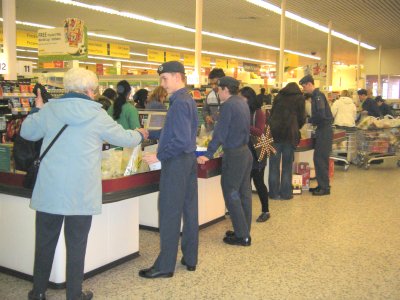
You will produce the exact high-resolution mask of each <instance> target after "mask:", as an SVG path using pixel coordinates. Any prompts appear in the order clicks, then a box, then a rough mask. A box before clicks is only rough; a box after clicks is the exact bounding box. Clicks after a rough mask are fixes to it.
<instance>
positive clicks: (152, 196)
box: [0, 158, 225, 288]
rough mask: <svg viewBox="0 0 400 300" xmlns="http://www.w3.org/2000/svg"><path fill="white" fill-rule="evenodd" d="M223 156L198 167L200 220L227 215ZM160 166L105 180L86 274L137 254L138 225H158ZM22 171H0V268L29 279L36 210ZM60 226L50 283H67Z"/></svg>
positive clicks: (202, 222)
mask: <svg viewBox="0 0 400 300" xmlns="http://www.w3.org/2000/svg"><path fill="white" fill-rule="evenodd" d="M220 174H221V158H219V159H213V160H210V161H209V162H207V163H206V164H205V165H199V166H198V178H199V181H198V186H199V187H198V189H199V223H200V225H201V227H204V226H207V225H209V224H212V223H214V222H217V221H219V220H221V219H224V218H225V204H224V200H223V196H222V191H221V188H220ZM159 179H160V171H159V170H158V171H150V172H146V173H139V174H134V175H130V176H125V177H120V178H113V179H106V180H103V182H102V185H103V207H102V214H100V215H95V216H93V221H92V227H91V230H90V232H89V239H88V246H87V251H86V260H85V271H84V272H85V278H88V277H91V276H93V275H95V274H97V273H100V272H102V271H105V270H107V269H110V268H112V267H114V266H116V265H119V264H121V263H123V262H125V261H128V260H130V259H133V258H135V257H137V256H138V255H139V225H140V224H142V225H143V226H146V227H149V228H153V229H157V228H158V209H157V198H158V183H159ZM22 181H23V175H20V174H13V173H0V239H1V246H0V271H1V272H4V273H8V274H11V275H14V276H17V277H20V278H24V279H28V280H32V273H33V263H34V247H35V211H34V210H32V209H30V208H29V199H30V197H31V193H32V192H31V191H30V190H27V189H25V188H23V187H22ZM63 232H64V231H63V229H62V231H61V234H60V239H59V241H58V244H57V248H56V253H55V257H54V262H53V269H52V271H51V275H50V286H52V287H56V288H62V287H64V286H65V280H66V278H65V261H66V249H65V240H64V234H63Z"/></svg>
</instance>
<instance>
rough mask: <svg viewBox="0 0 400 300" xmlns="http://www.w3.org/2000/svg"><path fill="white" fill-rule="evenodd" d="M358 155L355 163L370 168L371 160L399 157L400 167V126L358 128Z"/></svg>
mask: <svg viewBox="0 0 400 300" xmlns="http://www.w3.org/2000/svg"><path fill="white" fill-rule="evenodd" d="M356 139H357V157H356V158H355V160H354V163H355V164H357V166H358V167H360V168H361V167H363V168H364V169H366V170H368V169H369V167H370V164H371V162H373V161H377V160H385V159H389V158H391V159H392V158H397V166H398V167H400V159H399V156H400V128H399V127H395V128H375V129H357V132H356Z"/></svg>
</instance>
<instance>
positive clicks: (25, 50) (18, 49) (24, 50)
mask: <svg viewBox="0 0 400 300" xmlns="http://www.w3.org/2000/svg"><path fill="white" fill-rule="evenodd" d="M17 51H21V52H31V53H38V52H39V51H37V50H30V49H21V48H17Z"/></svg>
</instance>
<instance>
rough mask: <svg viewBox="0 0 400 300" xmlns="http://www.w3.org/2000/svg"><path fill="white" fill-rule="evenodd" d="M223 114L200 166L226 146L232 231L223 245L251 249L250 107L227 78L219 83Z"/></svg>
mask: <svg viewBox="0 0 400 300" xmlns="http://www.w3.org/2000/svg"><path fill="white" fill-rule="evenodd" d="M217 84H218V95H219V99H220V100H221V103H222V105H221V114H220V118H219V121H218V123H217V125H216V126H215V129H214V134H213V138H212V140H211V141H210V143H209V144H208V148H207V152H206V154H205V155H204V156H199V157H198V158H197V161H198V162H199V164H204V163H206V162H207V161H208V160H209V159H211V158H213V155H214V153H215V151H217V149H218V147H219V146H220V145H222V148H223V150H224V156H223V157H222V174H221V186H222V192H223V195H224V200H225V205H226V207H227V209H228V211H229V214H230V216H231V221H232V225H233V229H234V231H232V230H228V231H227V232H226V233H225V237H224V238H223V241H224V242H225V243H226V244H230V245H241V246H250V245H251V237H250V229H251V184H250V180H249V179H250V173H251V167H252V162H253V157H252V155H251V152H250V150H249V147H248V145H247V144H248V142H249V136H250V110H249V106H248V105H247V104H246V102H245V101H243V98H242V97H240V96H238V92H239V81H237V80H236V79H234V78H232V77H229V76H225V77H222V78H220V79H219V80H218V82H217Z"/></svg>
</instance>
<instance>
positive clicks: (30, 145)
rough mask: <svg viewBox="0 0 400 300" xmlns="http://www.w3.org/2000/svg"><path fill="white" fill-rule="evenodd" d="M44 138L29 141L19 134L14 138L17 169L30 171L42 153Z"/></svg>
mask: <svg viewBox="0 0 400 300" xmlns="http://www.w3.org/2000/svg"><path fill="white" fill-rule="evenodd" d="M41 145H42V140H39V141H36V142H34V141H28V140H26V139H24V138H23V137H21V136H20V135H19V134H17V135H16V136H15V138H14V148H13V158H14V163H15V169H17V170H20V171H25V172H26V171H28V169H29V167H30V166H31V165H32V164H33V162H34V161H35V159H37V158H38V157H39V155H40V146H41Z"/></svg>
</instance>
